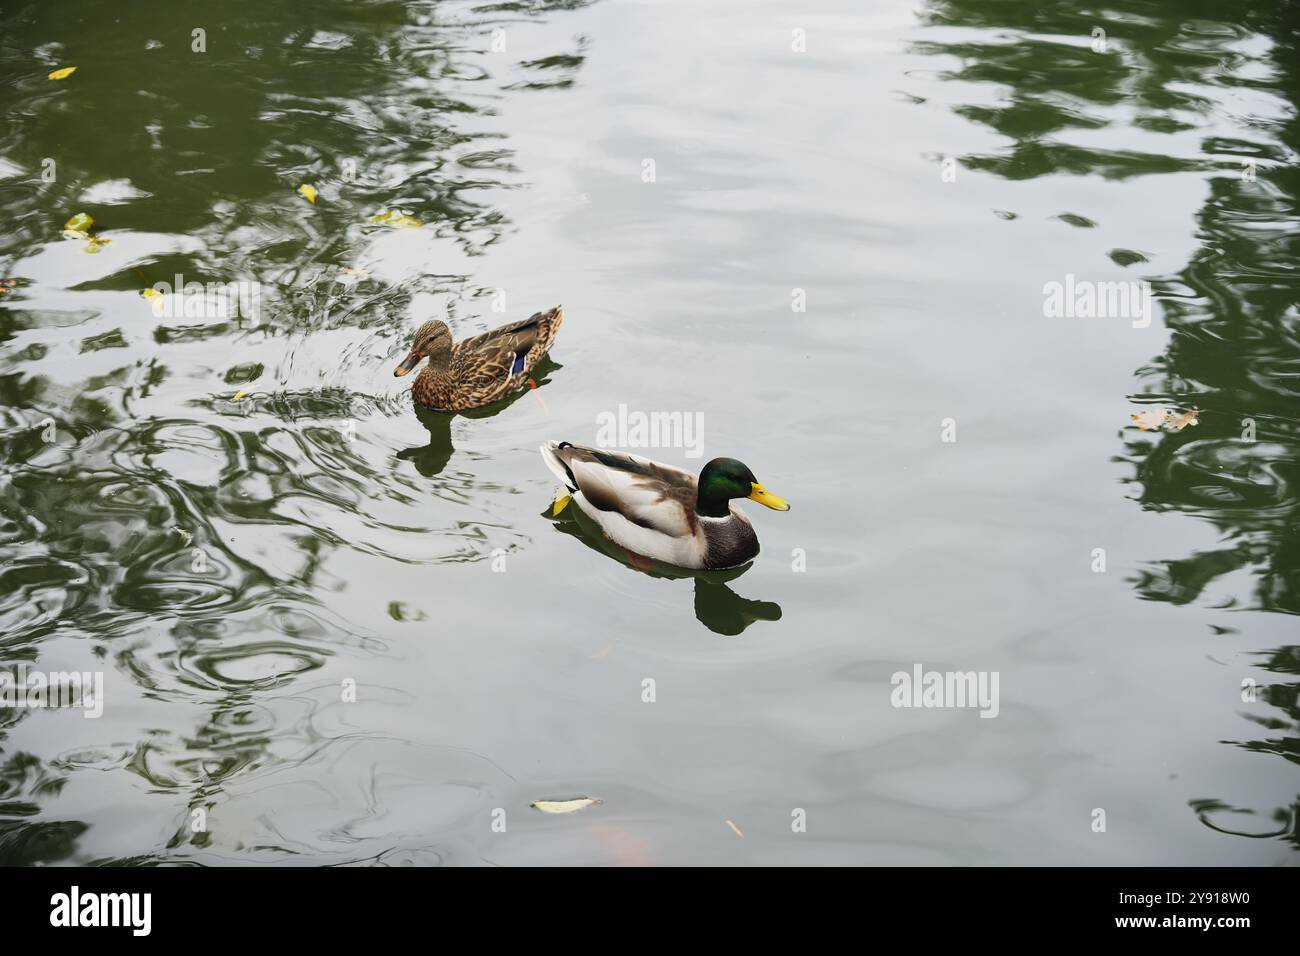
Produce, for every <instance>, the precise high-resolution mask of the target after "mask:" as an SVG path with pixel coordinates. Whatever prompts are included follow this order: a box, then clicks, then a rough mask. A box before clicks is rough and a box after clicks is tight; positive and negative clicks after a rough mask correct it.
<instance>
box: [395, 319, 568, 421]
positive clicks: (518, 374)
mask: <svg viewBox="0 0 1300 956" xmlns="http://www.w3.org/2000/svg"><path fill="white" fill-rule="evenodd" d="M563 321H564V310H563V309H562V308H560V306H558V305H557V306H556V307H555V308H553V309H551V310H550V311H549V312H538V313H535V314H534V315H533V316H532V318H528V319H524V320H523V321H522V322H513V323H511V324H510V325H503V326H501V328H499V329H493V330H492V331H490V332H484V333H483V334H482V335H476V336H474V337H473V338H468V339H463V340H462V341H460V342H456V343H453V342H452V340H451V329H449V328H447V323H446V322H439V321H437V320H436V319H435V320H433V321H430V322H425V323H424V325H422V326H420V328H419V331H417V332H416V333H415V341H414V342H413V343H412V344H411V352H410V354H409V355H407V356H406V358H404V359H402V363H401V364H400V365H398V366H397V368H396V369H394V370H393V374H394V375H405V374H407V373H408V372H410V371H411V370H413V369H414V368H415V367H416V366H417V365H419V364H420V361H421V360H422V359H425V358H428V360H429V364H428V365H426V366H425V367H424V369H423V371H421V372H420V374H419V375H417V376H416V377H415V385H414V386H412V388H411V394H413V395H414V396H415V400H416V401H417V402H419V403H420V404H421V405H423V406H424V407H425V408H432V409H435V410H437V411H444V412H462V411H466V410H468V409H471V408H481V407H483V406H484V405H490V404H492V403H493V402H495V401H496V400H497V399H500V398H505V397H506V396H507V395H509V394H510V393H511V392H514V391H517V390H518V389H520V388H523V386H524V385H525V384H526V383H527V382H528V376H529V375H530V374H531V373H532V371H533V368H534V367H535V366H536V365H537V363H538V362H539V361H540V360H541V358H542V356H543V355H545V354H546V351H547V349H549V348H550V347H551V343H552V342H554V341H555V334H556V333H557V332H558V331H559V330H560V323H561V322H563Z"/></svg>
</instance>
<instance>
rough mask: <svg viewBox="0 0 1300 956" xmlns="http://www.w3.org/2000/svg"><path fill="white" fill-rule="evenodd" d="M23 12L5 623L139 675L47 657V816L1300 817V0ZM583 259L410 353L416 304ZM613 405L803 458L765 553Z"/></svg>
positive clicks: (40, 643)
mask: <svg viewBox="0 0 1300 956" xmlns="http://www.w3.org/2000/svg"><path fill="white" fill-rule="evenodd" d="M5 13H6V16H5V26H6V29H5V30H4V32H3V33H0V63H2V64H3V67H4V78H5V82H4V83H3V84H0V100H2V101H3V110H0V116H3V119H2V120H0V177H2V178H0V209H2V210H3V214H4V219H5V225H6V228H5V229H4V230H3V231H2V232H0V271H2V276H0V277H3V278H8V279H12V280H13V283H14V284H13V285H12V286H6V287H5V288H6V289H7V290H8V291H6V292H4V293H3V294H0V444H2V446H3V460H2V465H0V508H2V510H3V514H2V515H0V557H2V560H3V569H2V570H0V578H2V582H0V666H2V667H3V668H4V669H6V670H9V671H14V670H16V669H17V668H18V667H19V666H20V665H23V664H25V665H27V666H28V667H29V668H31V669H34V670H39V671H42V672H57V671H71V670H77V671H88V672H102V673H103V679H104V693H103V714H102V716H101V717H99V718H97V719H87V718H85V717H84V716H83V714H82V712H81V711H79V710H76V709H70V708H63V709H45V710H35V709H31V708H18V707H10V708H4V709H0V725H2V729H3V730H2V732H3V739H2V740H0V862H3V863H8V864H31V863H49V864H55V863H82V864H84V863H92V862H168V863H198V864H206V865H225V864H232V863H243V864H252V863H259V864H286V863H293V864H343V863H357V864H411V863H414V864H432V863H451V864H484V863H494V864H531V863H704V862H721V863H778V862H793V863H906V864H981V863H983V864H988V863H992V864H1009V863H1083V864H1102V863H1119V864H1133V863H1175V864H1191V863H1229V864H1278V863H1284V864H1286V863H1292V862H1294V859H1295V851H1296V848H1297V845H1298V844H1300V834H1298V831H1297V824H1296V820H1295V815H1294V814H1295V810H1296V805H1297V791H1298V789H1300V788H1298V787H1297V775H1296V769H1297V768H1296V763H1297V760H1300V735H1298V734H1297V720H1300V711H1298V710H1297V686H1300V685H1298V683H1297V682H1298V681H1300V678H1298V677H1297V674H1298V673H1300V645H1297V644H1296V643H1295V641H1296V635H1297V630H1296V614H1297V613H1300V532H1298V531H1297V523H1298V515H1300V416H1298V413H1297V407H1298V406H1297V398H1300V309H1298V308H1297V302H1298V301H1300V230H1298V229H1297V209H1298V202H1297V199H1298V196H1300V174H1298V173H1297V165H1296V163H1297V159H1298V157H1297V146H1298V145H1300V125H1298V122H1297V113H1296V103H1297V96H1298V95H1300V49H1297V47H1298V46H1300V41H1298V39H1297V37H1298V36H1300V33H1298V24H1300V14H1297V9H1296V7H1295V6H1294V5H1293V4H1290V3H1285V2H1278V0H1269V2H1259V3H1254V2H1247V3H1238V4H1227V3H1218V4H1216V3H1172V2H1163V3H1156V2H1137V0H1119V2H1117V3H1112V4H1109V5H1107V6H1105V7H1095V8H1089V7H1087V6H1083V7H1080V6H1078V5H1077V4H1037V3H1028V2H1009V0H922V2H919V3H918V2H911V0H889V2H872V3H861V2H841V0H827V2H823V3H816V4H813V3H796V4H789V3H785V4H778V3H775V2H766V0H760V2H754V0H749V2H740V0H719V2H716V3H709V4H690V3H685V2H661V3H636V2H627V0H599V2H593V3H584V2H582V0H551V2H546V0H535V2H518V3H515V2H506V3H498V4H473V3H463V2H445V3H419V2H409V3H397V2H343V0H319V2H315V3H309V4H304V3H293V2H288V0H257V2H250V0H231V2H227V3H223V4H221V5H220V11H219V12H216V11H214V9H213V8H212V6H211V5H208V4H200V3H193V2H178V0H167V2H161V0H148V2H145V0H134V2H124V3H113V4H109V3H88V2H77V3H72V2H55V0H49V2H40V3H27V4H22V3H18V4H6V10H5ZM195 30H203V31H204V33H202V34H199V35H198V37H199V39H196V35H195V33H194V31H195ZM1095 30H1102V31H1104V42H1103V38H1102V37H1100V36H1097V35H1096V34H1095V33H1094V31H1095ZM200 40H201V41H202V42H200ZM196 46H203V47H204V49H203V50H202V51H196V50H195V47H196ZM68 66H76V67H77V70H76V72H75V73H74V74H72V75H71V76H68V77H67V78H65V79H62V80H50V79H48V78H47V74H49V73H50V72H51V71H53V70H57V69H59V68H61V67H68ZM650 161H652V163H653V170H652V173H653V175H651V167H650V165H649V162H650ZM648 180H649V181H648ZM304 183H307V184H312V185H314V186H315V187H316V188H317V189H318V190H319V195H318V196H317V199H316V202H315V203H314V204H312V203H309V202H307V200H306V199H305V198H304V197H302V196H301V195H299V194H297V192H296V190H297V189H298V187H299V185H300V184H304ZM385 210H400V211H402V212H404V213H405V214H407V215H409V216H411V217H413V218H414V219H415V220H418V222H419V223H421V224H422V225H421V226H420V227H419V228H414V227H410V228H397V227H393V226H391V225H387V224H384V223H382V222H375V221H372V219H371V217H373V216H375V215H376V214H379V213H382V212H383V211H385ZM79 212H84V213H87V214H89V215H90V216H92V217H93V219H94V221H95V226H94V228H93V230H92V234H93V235H94V236H95V238H96V240H108V241H107V242H106V243H104V242H102V241H92V240H87V239H86V238H84V237H81V238H78V237H75V236H74V237H68V236H65V235H64V233H63V226H64V223H65V222H66V221H67V220H68V219H69V218H70V217H72V216H73V215H74V214H76V213H79ZM345 270H351V271H345ZM177 275H180V276H182V277H183V280H184V281H186V282H190V281H193V282H200V283H222V284H224V283H232V282H234V283H245V284H246V286H245V288H252V287H253V286H254V285H256V286H257V287H258V288H259V289H260V292H261V299H260V311H258V313H257V314H256V315H254V316H252V317H250V316H246V315H235V316H224V315H221V314H219V313H217V312H212V313H210V314H206V315H205V314H193V315H185V314H179V315H167V314H157V313H156V312H155V305H156V304H158V303H157V302H156V301H151V300H149V299H146V298H143V297H142V296H141V295H140V292H141V290H143V289H146V288H150V287H152V286H154V285H155V284H156V283H162V282H168V283H174V281H175V280H174V277H175V276H177ZM1067 276H1073V277H1074V278H1075V279H1076V280H1080V281H1087V282H1111V281H1118V280H1123V281H1130V280H1132V281H1141V280H1145V281H1148V282H1149V283H1150V284H1151V288H1152V290H1153V294H1154V300H1155V302H1154V312H1155V317H1154V320H1153V321H1152V322H1151V323H1150V325H1149V326H1148V327H1145V328H1143V327H1135V323H1134V322H1130V321H1129V320H1128V319H1127V318H1049V317H1047V316H1046V315H1045V314H1044V313H1045V309H1044V286H1045V284H1047V283H1051V282H1065V281H1066V277H1067ZM556 303H563V305H564V308H565V314H566V319H565V324H564V327H563V329H562V331H561V333H560V336H559V340H558V342H557V344H556V346H555V348H554V349H553V351H552V353H551V359H552V361H551V362H550V363H549V364H548V365H547V366H546V367H545V368H544V369H543V370H541V371H540V373H539V377H538V385H539V387H538V388H537V389H536V390H530V391H527V392H524V393H522V394H521V395H519V396H518V397H517V398H516V399H515V400H514V401H512V402H511V403H509V404H508V405H506V406H504V407H497V408H494V409H492V410H491V411H490V412H489V413H488V414H485V415H480V416H477V417H458V418H455V419H454V420H451V421H448V420H446V419H445V418H442V417H440V416H436V415H427V414H426V415H420V416H417V415H416V414H415V413H414V412H413V410H412V407H411V403H410V399H409V395H408V392H407V387H408V384H409V382H410V379H395V378H393V376H392V374H391V372H392V368H393V366H394V364H395V363H396V361H397V360H398V359H399V358H400V356H401V355H402V354H404V353H405V351H406V348H407V346H408V344H409V340H410V336H411V334H412V332H413V331H414V329H415V328H416V327H417V326H418V325H419V324H420V323H421V322H423V321H425V320H426V319H428V318H435V317H436V318H445V319H446V320H447V321H448V322H449V323H450V324H451V326H452V328H453V329H454V330H455V332H456V334H457V335H458V336H465V335H469V334H472V333H474V332H477V331H482V330H484V329H487V328H490V327H492V326H494V325H497V324H500V323H502V322H504V321H509V320H514V319H518V318H523V317H525V316H527V315H528V314H530V313H531V312H533V311H536V310H538V309H541V308H546V307H549V306H551V305H553V304H556ZM801 305H802V306H803V308H802V310H801V308H800V307H801ZM620 405H623V406H626V407H627V409H629V410H632V411H646V412H648V411H681V412H685V413H687V414H691V415H694V414H697V413H698V414H699V415H700V416H701V420H702V422H703V429H704V430H703V451H704V458H710V457H714V456H716V455H730V456H734V457H738V458H740V459H742V460H744V461H745V462H746V463H748V464H749V465H750V466H751V467H752V468H753V470H754V471H755V472H756V474H757V475H758V476H759V478H760V480H761V481H762V482H763V483H764V484H765V485H766V486H767V487H768V488H770V489H772V490H773V491H775V492H776V493H778V494H781V495H783V496H784V497H786V498H788V499H789V500H790V502H791V504H792V510H791V511H790V512H789V513H787V514H779V513H776V512H770V511H765V510H762V509H759V508H750V509H749V510H750V511H751V513H752V514H753V519H754V523H755V526H756V528H757V531H758V534H759V537H760V539H761V541H762V544H763V553H762V554H761V555H760V556H759V558H758V559H757V560H756V562H755V563H754V564H753V566H752V567H750V568H748V569H746V570H744V571H742V572H741V573H740V574H738V575H723V576H718V575H696V576H674V575H663V574H659V573H646V569H645V567H644V566H643V565H642V564H641V562H639V561H637V560H634V559H629V558H628V557H627V556H626V555H623V554H620V553H619V552H618V551H617V549H611V548H608V547H606V546H604V545H603V544H602V542H601V541H600V540H599V539H598V538H596V537H594V536H593V535H591V534H590V532H589V529H585V528H584V527H583V526H582V525H581V524H578V523H576V522H574V521H573V520H572V516H571V515H570V516H568V517H566V518H562V519H561V520H558V521H553V520H552V519H551V518H550V517H549V516H548V515H549V505H550V501H551V498H552V494H553V491H554V481H553V479H552V478H551V476H550V475H549V473H548V472H547V471H546V470H545V468H544V467H543V465H542V463H541V460H540V458H539V456H538V454H537V450H536V449H537V446H538V444H539V443H540V442H541V441H542V440H544V439H547V438H560V439H568V440H570V441H576V442H593V441H595V440H596V438H597V425H596V423H597V417H598V416H600V415H602V414H610V413H614V414H617V412H618V409H619V406H620ZM1154 406H1168V407H1172V408H1176V409H1177V410H1186V409H1198V410H1200V418H1199V421H1198V423H1197V424H1196V425H1194V426H1189V427H1185V428H1183V429H1182V430H1181V431H1169V430H1153V431H1143V430H1140V429H1138V428H1135V427H1132V422H1131V420H1130V415H1132V414H1136V413H1139V412H1141V411H1142V410H1143V409H1144V408H1150V407H1154ZM946 420H951V421H948V422H947V426H946V427H947V430H948V435H947V436H946V437H953V435H954V433H955V437H956V441H944V440H943V439H944V437H945V435H944V430H945V424H944V423H945V421H946ZM643 451H644V453H647V454H651V455H652V456H653V457H657V458H660V459H662V460H665V461H668V462H670V463H673V464H677V465H682V466H685V467H689V468H691V469H692V470H695V469H697V468H698V467H699V464H700V463H701V462H702V461H703V460H704V459H703V458H701V459H691V458H688V457H686V454H685V451H686V450H685V449H682V448H659V449H646V450H643ZM747 507H748V506H747ZM753 512H761V513H753ZM1097 549H1102V551H1101V552H1099V551H1098V550H1097ZM1101 561H1104V570H1102V565H1101V563H1100V562H1101ZM805 566H806V570H801V569H802V568H804V567H805ZM652 571H653V569H652ZM916 664H920V665H922V666H923V667H924V668H927V669H937V670H963V671H965V670H975V671H989V672H996V673H997V674H998V675H999V678H1000V682H999V686H1000V710H999V713H998V716H997V717H996V719H991V720H986V719H981V718H980V717H979V716H978V714H977V713H976V712H975V711H973V710H969V709H966V710H960V709H935V710H924V709H921V710H918V709H903V708H895V707H893V706H891V703H890V693H891V676H892V675H893V674H894V673H895V672H896V671H908V672H910V671H911V670H912V668H913V667H914V665H916ZM647 680H652V681H653V682H654V684H653V689H654V701H653V702H652V703H650V702H646V700H645V699H644V698H645V696H646V690H645V688H646V686H647V685H646V684H645V682H646V681H647ZM353 697H355V699H353ZM575 796H591V797H596V798H599V799H600V800H601V801H602V802H601V803H600V804H598V805H596V806H593V807H589V808H587V809H585V810H582V811H580V812H578V813H575V814H572V815H564V816H557V815H547V814H544V813H541V812H538V811H537V810H534V809H530V807H529V804H530V803H531V802H532V801H535V800H538V799H563V798H568V797H575ZM796 808H797V809H801V810H803V811H804V812H805V814H806V819H807V829H806V832H793V830H792V820H794V819H795V818H796V817H797V816H798V815H797V814H795V812H794V811H795V810H796ZM1098 810H1104V811H1105V832H1097V830H1096V820H1097V819H1098V815H1097V812H1096V811H1098ZM198 811H202V812H201V813H200V812H198ZM727 821H730V822H731V823H732V824H733V825H734V828H733V827H732V826H728V825H727ZM494 823H495V824H497V825H496V826H495V827H494ZM502 825H504V831H505V832H499V831H500V830H501V829H502ZM740 833H743V838H742V837H741V836H740V835H739V834H740Z"/></svg>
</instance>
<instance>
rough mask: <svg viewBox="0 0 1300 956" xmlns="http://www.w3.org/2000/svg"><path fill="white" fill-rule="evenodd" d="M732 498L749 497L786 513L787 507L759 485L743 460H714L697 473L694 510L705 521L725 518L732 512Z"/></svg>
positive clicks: (782, 501)
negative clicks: (697, 486)
mask: <svg viewBox="0 0 1300 956" xmlns="http://www.w3.org/2000/svg"><path fill="white" fill-rule="evenodd" d="M733 498H749V499H750V500H751V501H757V502H758V503H759V504H760V505H766V506H767V507H769V508H772V509H773V510H775V511H789V510H790V506H789V505H788V504H786V502H785V500H784V499H781V498H778V497H777V496H776V495H774V494H772V493H771V492H770V491H768V490H767V489H766V488H764V487H763V486H762V485H760V484H759V483H758V479H757V478H755V477H754V473H753V472H752V471H750V470H749V466H748V465H746V464H745V463H744V462H743V461H736V459H734V458H715V459H713V461H711V462H709V463H708V464H707V465H705V466H704V468H703V470H701V471H700V482H699V492H698V496H697V498H696V502H695V511H696V513H698V514H702V515H704V516H705V517H706V518H725V517H726V516H727V515H728V514H730V513H731V506H730V504H729V502H730V501H731V500H732V499H733Z"/></svg>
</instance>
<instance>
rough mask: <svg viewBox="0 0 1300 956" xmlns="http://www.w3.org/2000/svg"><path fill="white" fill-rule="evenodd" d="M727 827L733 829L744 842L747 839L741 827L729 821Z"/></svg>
mask: <svg viewBox="0 0 1300 956" xmlns="http://www.w3.org/2000/svg"><path fill="white" fill-rule="evenodd" d="M727 826H729V827H731V829H732V830H734V831H735V833H736V836H738V837H740V838H741V839H742V840H743V839H745V834H743V833H741V832H740V827H738V826H736V825H735V824H734V823H732V822H731V821H730V820H728V821H727Z"/></svg>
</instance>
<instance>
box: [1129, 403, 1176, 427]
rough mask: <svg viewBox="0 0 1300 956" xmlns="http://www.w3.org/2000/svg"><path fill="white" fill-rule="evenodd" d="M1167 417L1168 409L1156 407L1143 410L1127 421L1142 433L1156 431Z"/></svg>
mask: <svg viewBox="0 0 1300 956" xmlns="http://www.w3.org/2000/svg"><path fill="white" fill-rule="evenodd" d="M1168 417H1169V409H1167V408H1165V407H1163V406H1160V405H1157V406H1156V407H1154V408H1144V409H1142V411H1140V412H1138V413H1137V414H1136V415H1130V416H1129V420H1130V421H1132V422H1133V424H1134V425H1136V426H1137V427H1138V428H1140V429H1142V430H1143V431H1144V432H1150V431H1155V430H1157V429H1158V428H1159V427H1160V426H1161V425H1162V424H1164V421H1165V419H1166V418H1168Z"/></svg>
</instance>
